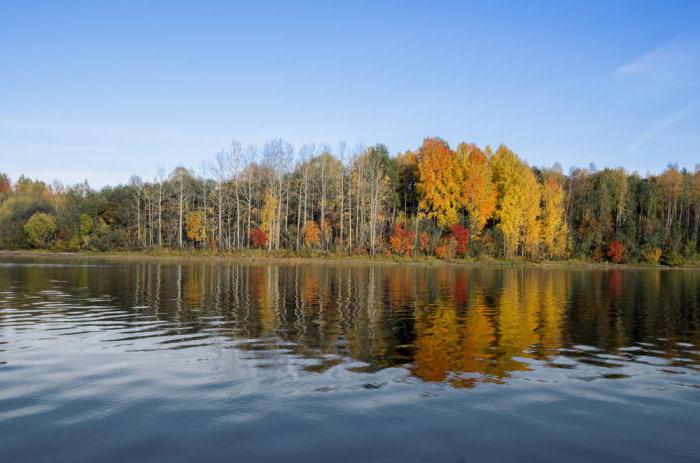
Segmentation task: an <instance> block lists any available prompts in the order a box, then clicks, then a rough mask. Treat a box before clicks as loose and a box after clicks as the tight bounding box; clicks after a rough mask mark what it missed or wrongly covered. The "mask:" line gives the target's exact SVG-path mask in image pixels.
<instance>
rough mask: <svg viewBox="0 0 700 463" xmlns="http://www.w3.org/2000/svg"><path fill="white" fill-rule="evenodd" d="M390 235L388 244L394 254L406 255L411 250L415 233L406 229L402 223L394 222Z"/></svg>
mask: <svg viewBox="0 0 700 463" xmlns="http://www.w3.org/2000/svg"><path fill="white" fill-rule="evenodd" d="M392 231H393V233H392V235H391V236H390V237H389V245H390V246H391V251H392V252H393V253H394V254H399V255H403V256H407V255H409V254H411V252H412V251H413V244H414V241H415V239H416V234H415V233H414V232H412V231H410V230H406V229H405V228H404V227H403V226H402V225H399V224H396V225H394V227H393V228H392Z"/></svg>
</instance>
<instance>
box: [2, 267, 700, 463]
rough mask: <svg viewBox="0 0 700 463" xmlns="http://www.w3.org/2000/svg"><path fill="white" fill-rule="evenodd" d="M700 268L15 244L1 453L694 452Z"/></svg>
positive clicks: (246, 456)
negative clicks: (288, 259)
mask: <svg viewBox="0 0 700 463" xmlns="http://www.w3.org/2000/svg"><path fill="white" fill-rule="evenodd" d="M699 304H700V272H697V271H669V270H656V269H654V270H587V269H586V270H575V269H571V270H570V269H532V268H529V269H513V268H460V267H454V266H453V267H450V266H445V267H422V266H405V267H401V266H386V265H359V264H346V265H331V264H329V265H324V264H301V265H291V264H252V263H238V262H222V261H216V262H203V261H198V262H194V263H192V262H190V263H178V262H173V261H169V262H158V261H136V262H128V261H106V260H85V259H82V260H56V259H51V260H41V259H31V260H30V259H9V258H5V259H4V260H3V261H2V262H0V455H2V457H0V458H1V459H2V460H3V461H32V462H35V461H71V462H79V461H95V460H100V461H153V460H156V459H161V460H165V461H241V462H256V461H382V462H394V461H396V462H399V461H451V462H462V461H464V462H467V461H484V460H495V461H593V460H597V461H700V443H699V442H700V438H699V437H698V436H699V435H700V307H699Z"/></svg>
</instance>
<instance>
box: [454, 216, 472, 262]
mask: <svg viewBox="0 0 700 463" xmlns="http://www.w3.org/2000/svg"><path fill="white" fill-rule="evenodd" d="M450 231H451V232H452V236H453V237H454V239H455V241H456V248H455V252H456V253H457V255H458V256H463V257H464V256H466V255H467V254H469V237H470V236H471V232H470V231H469V229H468V228H467V227H464V226H462V225H460V224H455V225H452V227H451V228H450Z"/></svg>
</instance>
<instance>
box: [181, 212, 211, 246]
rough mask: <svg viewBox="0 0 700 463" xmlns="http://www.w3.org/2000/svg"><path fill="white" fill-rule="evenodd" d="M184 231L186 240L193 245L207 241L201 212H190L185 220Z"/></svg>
mask: <svg viewBox="0 0 700 463" xmlns="http://www.w3.org/2000/svg"><path fill="white" fill-rule="evenodd" d="M185 229H186V231H187V238H189V239H191V240H192V241H194V242H195V243H201V242H202V241H204V240H206V239H207V236H206V228H204V214H203V213H202V211H191V212H189V213H188V214H187V217H186V219H185Z"/></svg>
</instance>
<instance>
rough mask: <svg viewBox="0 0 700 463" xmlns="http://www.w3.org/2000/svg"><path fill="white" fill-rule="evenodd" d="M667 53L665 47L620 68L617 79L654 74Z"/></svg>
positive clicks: (616, 72)
mask: <svg viewBox="0 0 700 463" xmlns="http://www.w3.org/2000/svg"><path fill="white" fill-rule="evenodd" d="M665 53H666V52H665V51H664V47H659V48H656V49H654V50H651V51H649V52H647V53H644V54H643V55H642V56H639V57H637V58H635V59H633V60H632V61H630V62H628V63H625V64H623V65H622V66H618V67H617V68H616V69H615V75H616V76H617V77H628V76H635V75H639V74H644V73H648V72H652V71H654V69H655V68H657V67H658V66H659V63H660V62H661V61H663V59H664V54H665Z"/></svg>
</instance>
